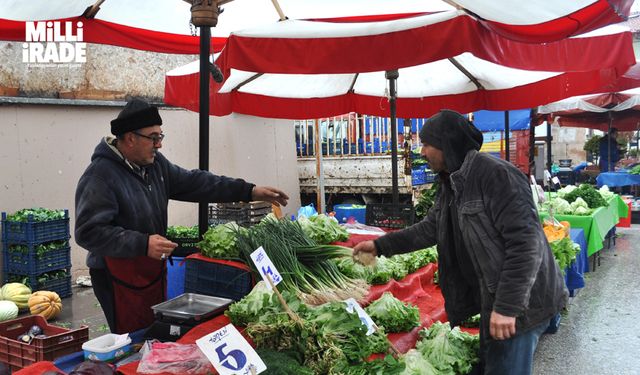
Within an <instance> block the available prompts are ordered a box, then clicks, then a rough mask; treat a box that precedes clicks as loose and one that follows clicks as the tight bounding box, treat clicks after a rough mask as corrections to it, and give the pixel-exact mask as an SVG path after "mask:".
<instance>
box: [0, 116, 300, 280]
mask: <svg viewBox="0 0 640 375" xmlns="http://www.w3.org/2000/svg"><path fill="white" fill-rule="evenodd" d="M120 109H121V108H120V107H108V106H86V105H85V106H76V105H34V104H4V105H0V171H2V172H1V173H0V191H1V193H0V211H6V212H14V211H16V210H18V209H21V208H25V207H33V206H38V207H45V208H68V209H69V211H70V217H71V228H72V232H73V226H74V217H75V215H74V194H75V188H76V184H77V182H78V180H79V178H80V176H81V174H82V173H83V171H84V169H85V168H86V167H87V165H88V164H89V162H90V156H91V154H92V153H93V150H94V148H95V146H96V145H97V144H98V142H99V141H100V139H101V138H102V137H103V136H105V135H108V134H109V121H111V120H112V119H113V118H115V117H116V115H117V113H118V112H119V111H120ZM161 116H162V118H163V122H164V126H163V132H164V133H165V134H166V140H165V141H164V142H163V147H162V150H161V151H162V152H163V154H165V155H166V156H167V157H168V158H169V160H171V161H172V162H174V163H176V164H178V165H180V166H182V167H184V168H187V169H195V168H197V167H198V115H197V114H195V113H192V112H188V111H185V110H181V109H169V108H163V109H161ZM210 121H211V131H210V139H209V145H210V146H209V154H210V158H209V160H210V161H209V165H210V170H211V171H213V172H214V173H216V174H222V175H227V176H232V177H240V178H244V179H246V180H248V181H251V182H254V183H256V184H259V185H272V186H278V187H280V188H282V189H283V190H285V191H286V192H287V193H288V194H289V196H290V197H291V200H290V203H289V205H288V206H287V207H286V208H285V209H284V210H283V212H284V213H285V214H287V215H290V214H292V213H296V212H297V209H298V208H299V207H300V198H299V197H300V191H299V184H298V174H297V167H296V155H295V138H294V131H293V123H292V121H288V120H270V119H263V118H257V117H251V116H243V115H231V116H226V117H223V118H220V117H211V118H210ZM196 223H197V204H194V203H184V202H171V203H170V205H169V224H170V225H194V224H196ZM71 245H72V252H71V253H72V265H73V268H72V271H73V274H74V278H75V276H78V274H86V273H87V270H86V267H85V263H84V257H85V255H86V252H85V251H84V250H83V249H81V248H80V247H79V246H77V245H76V244H75V242H74V241H73V238H72V239H71Z"/></svg>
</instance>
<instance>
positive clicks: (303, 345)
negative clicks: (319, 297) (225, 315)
mask: <svg viewBox="0 0 640 375" xmlns="http://www.w3.org/2000/svg"><path fill="white" fill-rule="evenodd" d="M290 298H293V299H295V297H293V296H290ZM271 303H273V305H272V306H269V307H268V311H270V313H268V314H267V315H268V316H269V317H268V318H265V317H260V318H259V321H257V322H253V323H249V324H248V325H247V329H246V332H247V334H248V335H249V336H250V337H251V339H252V340H253V342H254V343H255V345H256V347H257V348H269V349H273V350H276V351H279V352H283V351H284V352H286V351H290V350H291V351H294V352H296V353H300V354H301V356H302V363H303V364H304V365H305V366H307V367H308V368H310V369H311V370H312V371H313V373H315V374H333V373H336V374H337V373H344V372H341V370H340V369H345V368H348V367H350V366H351V365H352V364H355V363H359V362H362V361H363V360H364V359H366V358H368V357H369V356H370V355H371V354H373V353H374V352H376V351H377V350H381V346H380V339H381V337H380V336H376V335H371V336H367V335H366V333H367V329H366V327H365V326H364V325H363V324H362V322H361V321H360V318H359V317H358V315H357V314H355V313H353V314H352V313H349V312H348V311H347V309H346V304H345V303H344V302H330V303H327V304H324V305H321V306H318V307H315V308H309V309H298V315H299V316H300V318H301V319H302V323H301V324H297V323H294V322H292V321H291V319H288V318H282V319H276V317H278V316H283V317H286V315H283V314H284V312H283V310H282V307H281V306H280V304H279V302H277V301H276V300H274V299H271ZM275 311H280V313H279V314H280V315H278V314H276V313H275ZM384 349H386V346H385V347H384Z"/></svg>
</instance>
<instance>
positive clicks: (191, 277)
mask: <svg viewBox="0 0 640 375" xmlns="http://www.w3.org/2000/svg"><path fill="white" fill-rule="evenodd" d="M185 262H186V268H185V278H184V292H185V293H197V294H204V295H207V296H215V297H223V298H230V299H233V300H235V301H238V300H240V299H242V297H244V296H246V295H247V294H249V292H251V289H253V285H254V280H253V276H252V275H251V272H249V271H247V270H244V269H241V268H238V267H233V266H231V265H226V264H221V263H214V262H208V261H205V260H200V259H193V258H186V259H185Z"/></svg>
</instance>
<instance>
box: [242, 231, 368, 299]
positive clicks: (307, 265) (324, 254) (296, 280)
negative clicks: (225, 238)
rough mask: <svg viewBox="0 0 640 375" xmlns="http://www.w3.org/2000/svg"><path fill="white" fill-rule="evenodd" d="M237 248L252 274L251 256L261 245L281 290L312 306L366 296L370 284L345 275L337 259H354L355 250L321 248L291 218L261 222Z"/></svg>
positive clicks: (325, 246) (244, 234) (327, 246)
mask: <svg viewBox="0 0 640 375" xmlns="http://www.w3.org/2000/svg"><path fill="white" fill-rule="evenodd" d="M237 246H238V249H239V250H240V252H241V255H242V257H243V258H244V259H245V260H246V262H247V264H249V265H250V266H251V267H252V269H253V271H254V272H255V273H256V274H257V273H258V271H257V270H256V269H255V267H254V266H253V262H252V261H251V260H250V259H251V258H250V255H251V253H253V252H254V251H255V249H257V248H258V247H260V246H262V248H263V249H264V251H265V253H266V254H267V255H268V256H269V259H271V261H272V262H273V264H274V266H275V267H276V269H278V270H280V273H281V276H282V282H281V283H280V284H279V288H281V289H283V290H289V291H291V292H292V293H296V294H298V295H299V296H300V297H301V298H303V300H304V301H305V302H307V303H309V304H312V305H319V304H322V303H325V302H328V301H336V300H340V301H342V300H345V299H348V298H352V297H353V298H355V299H356V300H360V299H362V298H363V297H364V295H366V293H367V290H368V285H366V283H365V281H364V280H358V279H353V278H351V277H348V276H346V275H345V274H344V273H342V272H341V271H340V270H339V269H338V267H337V265H336V263H335V262H334V259H338V258H342V257H344V256H346V255H348V256H351V254H352V250H351V249H349V248H346V247H341V246H333V245H318V244H317V243H316V242H315V241H313V240H312V239H311V238H309V237H308V236H307V235H306V234H305V233H304V231H303V230H302V227H301V224H300V223H299V222H297V221H291V220H289V219H281V220H277V219H269V220H262V221H261V222H260V223H259V224H258V225H254V226H253V227H250V228H249V229H248V230H247V231H246V232H239V233H238V245H237Z"/></svg>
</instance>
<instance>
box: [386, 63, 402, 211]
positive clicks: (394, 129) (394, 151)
mask: <svg viewBox="0 0 640 375" xmlns="http://www.w3.org/2000/svg"><path fill="white" fill-rule="evenodd" d="M398 76H399V74H398V70H388V71H386V72H385V73H384V77H385V78H386V79H388V80H389V110H390V112H391V113H390V116H391V179H392V181H391V201H392V203H393V205H394V206H397V205H398V204H399V203H400V197H399V192H398V126H397V124H396V99H397V98H396V94H397V93H396V79H398Z"/></svg>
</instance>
